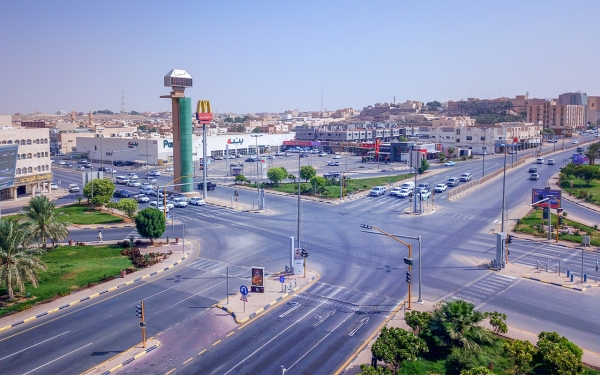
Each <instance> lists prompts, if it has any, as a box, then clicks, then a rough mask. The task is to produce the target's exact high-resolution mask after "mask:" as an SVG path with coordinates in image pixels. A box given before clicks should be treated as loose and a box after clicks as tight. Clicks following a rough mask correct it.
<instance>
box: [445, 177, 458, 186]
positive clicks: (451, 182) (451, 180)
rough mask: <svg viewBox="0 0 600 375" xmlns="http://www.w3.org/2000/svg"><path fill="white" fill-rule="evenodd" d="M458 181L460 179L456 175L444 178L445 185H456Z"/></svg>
mask: <svg viewBox="0 0 600 375" xmlns="http://www.w3.org/2000/svg"><path fill="white" fill-rule="evenodd" d="M459 183H460V179H459V178H458V177H450V178H449V179H447V180H446V186H452V187H454V186H458V184H459Z"/></svg>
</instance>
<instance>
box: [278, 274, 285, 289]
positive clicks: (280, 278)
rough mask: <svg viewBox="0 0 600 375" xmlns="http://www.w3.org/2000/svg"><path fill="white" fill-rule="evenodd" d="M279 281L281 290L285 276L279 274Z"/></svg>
mask: <svg viewBox="0 0 600 375" xmlns="http://www.w3.org/2000/svg"><path fill="white" fill-rule="evenodd" d="M279 282H280V283H281V291H282V292H283V284H285V276H284V275H281V276H279Z"/></svg>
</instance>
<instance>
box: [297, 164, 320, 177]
mask: <svg viewBox="0 0 600 375" xmlns="http://www.w3.org/2000/svg"><path fill="white" fill-rule="evenodd" d="M316 175H317V171H315V169H314V168H313V167H312V166H310V165H303V166H301V167H300V178H301V179H303V180H304V181H308V180H310V179H311V178H313V177H314V176H316Z"/></svg>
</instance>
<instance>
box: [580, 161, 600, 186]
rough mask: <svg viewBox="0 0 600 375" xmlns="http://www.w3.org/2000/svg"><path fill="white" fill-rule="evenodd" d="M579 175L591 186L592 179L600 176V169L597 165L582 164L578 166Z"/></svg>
mask: <svg viewBox="0 0 600 375" xmlns="http://www.w3.org/2000/svg"><path fill="white" fill-rule="evenodd" d="M577 176H578V177H579V178H581V179H582V180H583V181H585V184H586V185H587V186H590V182H592V180H596V179H598V178H600V169H598V167H597V166H595V165H580V166H579V168H577Z"/></svg>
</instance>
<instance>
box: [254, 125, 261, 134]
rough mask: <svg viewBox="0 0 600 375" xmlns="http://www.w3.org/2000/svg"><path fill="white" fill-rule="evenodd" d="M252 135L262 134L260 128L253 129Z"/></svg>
mask: <svg viewBox="0 0 600 375" xmlns="http://www.w3.org/2000/svg"><path fill="white" fill-rule="evenodd" d="M252 133H260V126H257V127H255V128H254V129H252Z"/></svg>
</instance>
